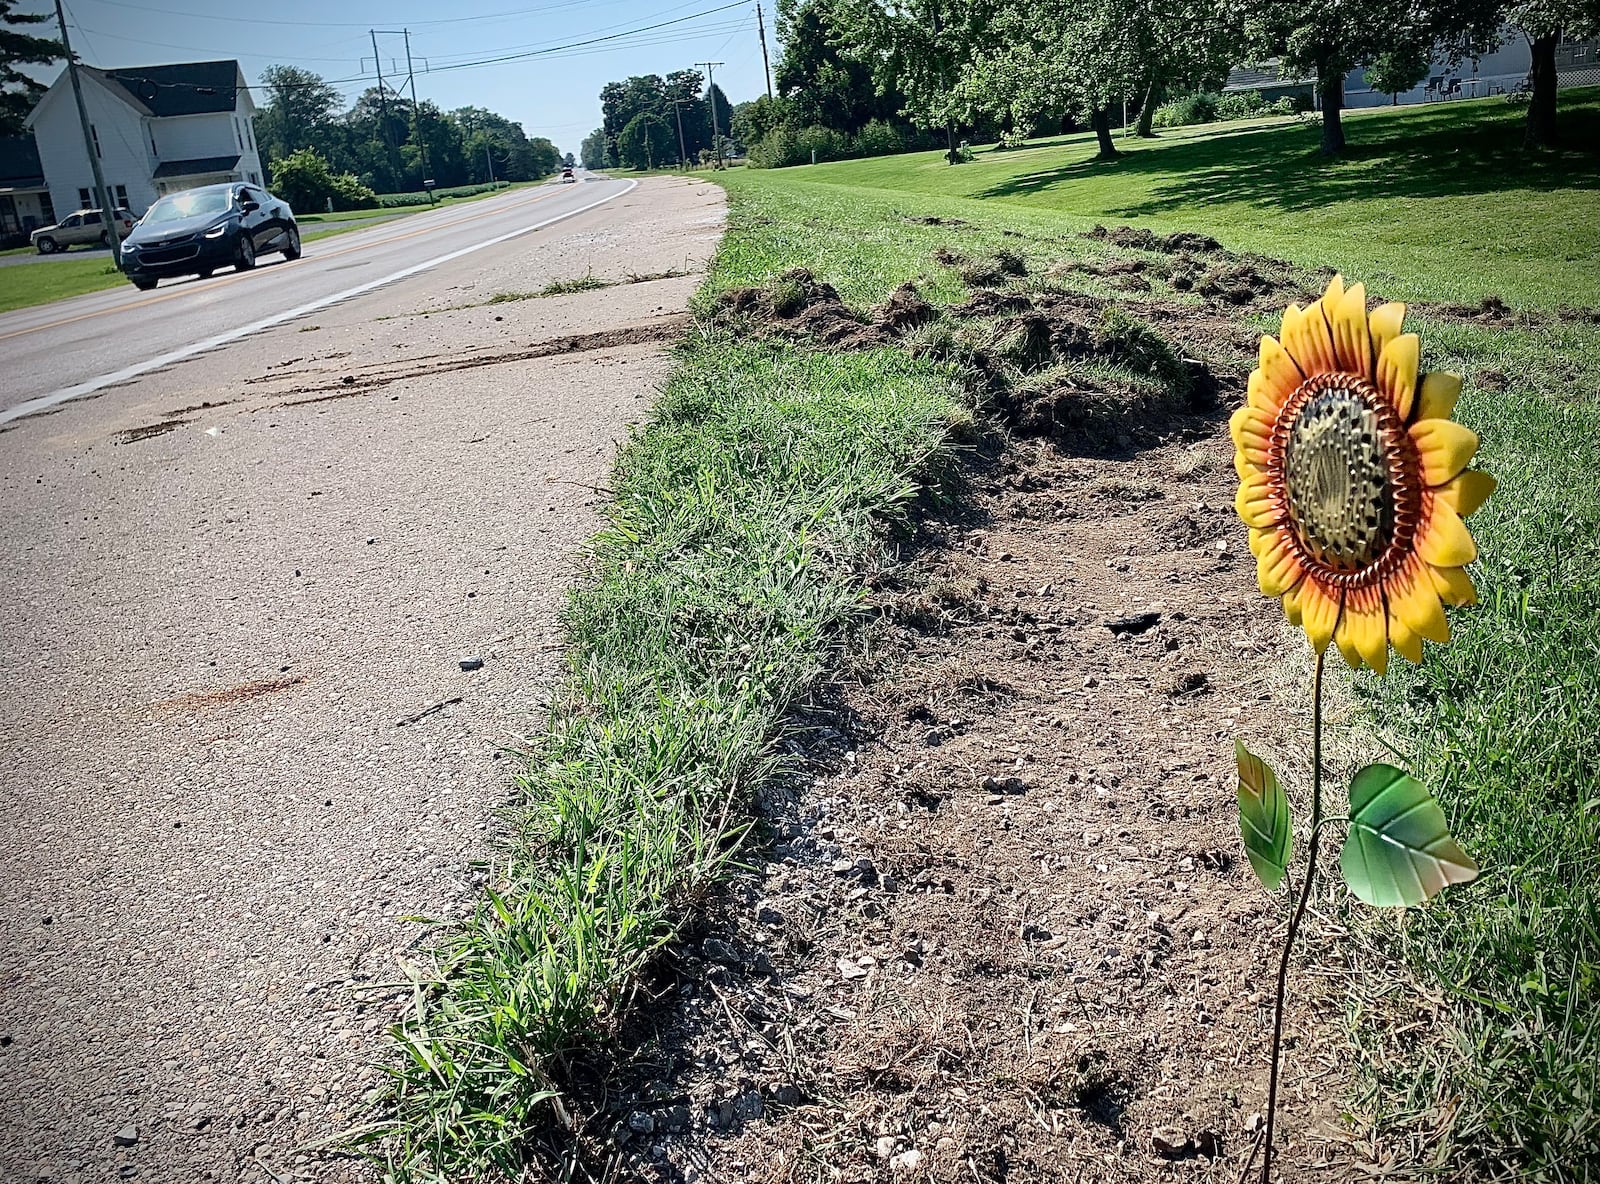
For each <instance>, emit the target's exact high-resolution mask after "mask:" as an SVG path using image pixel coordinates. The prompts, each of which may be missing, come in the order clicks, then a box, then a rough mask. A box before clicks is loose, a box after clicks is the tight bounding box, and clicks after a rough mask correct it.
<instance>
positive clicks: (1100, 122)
mask: <svg viewBox="0 0 1600 1184" xmlns="http://www.w3.org/2000/svg"><path fill="white" fill-rule="evenodd" d="M1089 126H1090V127H1092V128H1094V138H1095V139H1097V140H1099V141H1100V159H1101V160H1110V159H1111V158H1112V157H1114V156H1116V154H1117V146H1116V144H1115V143H1113V142H1112V139H1111V116H1110V115H1109V114H1107V113H1106V109H1105V108H1104V107H1096V108H1095V109H1094V110H1093V111H1091V112H1090V113H1089Z"/></svg>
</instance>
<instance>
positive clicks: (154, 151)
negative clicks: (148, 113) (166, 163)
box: [149, 128, 161, 160]
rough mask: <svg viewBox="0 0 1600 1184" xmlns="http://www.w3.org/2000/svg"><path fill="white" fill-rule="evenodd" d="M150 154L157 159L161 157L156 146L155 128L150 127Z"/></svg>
mask: <svg viewBox="0 0 1600 1184" xmlns="http://www.w3.org/2000/svg"><path fill="white" fill-rule="evenodd" d="M149 131H150V155H151V156H153V157H155V158H156V159H157V160H160V159H161V150H160V149H159V148H157V147H156V129H155V128H150V129H149Z"/></svg>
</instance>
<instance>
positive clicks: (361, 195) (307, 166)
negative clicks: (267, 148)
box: [272, 148, 377, 214]
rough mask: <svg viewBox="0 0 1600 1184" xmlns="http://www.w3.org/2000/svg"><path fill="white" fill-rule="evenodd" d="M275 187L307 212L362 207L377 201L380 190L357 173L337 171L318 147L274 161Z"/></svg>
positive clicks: (285, 198)
mask: <svg viewBox="0 0 1600 1184" xmlns="http://www.w3.org/2000/svg"><path fill="white" fill-rule="evenodd" d="M272 188H273V190H274V191H275V192H276V193H277V194H278V195H279V196H280V197H282V198H283V199H284V200H285V201H286V202H288V203H289V204H290V205H291V206H293V207H294V208H295V209H297V210H299V211H300V212H301V213H303V214H316V213H321V212H322V211H323V210H326V209H327V208H328V203H329V202H330V201H331V202H332V203H333V208H334V209H336V210H358V209H362V208H364V207H367V206H371V205H373V204H375V203H376V201H377V194H375V193H373V192H372V190H371V189H369V188H368V187H367V186H365V185H363V184H362V183H361V179H360V178H359V177H357V176H355V175H354V174H353V173H335V172H334V171H333V170H332V169H331V168H329V167H328V162H327V161H326V160H324V159H323V158H322V157H321V156H320V155H318V153H317V151H316V149H314V148H301V149H300V150H299V151H297V152H291V153H289V155H288V156H284V157H280V158H279V159H277V160H274V161H273V162H272Z"/></svg>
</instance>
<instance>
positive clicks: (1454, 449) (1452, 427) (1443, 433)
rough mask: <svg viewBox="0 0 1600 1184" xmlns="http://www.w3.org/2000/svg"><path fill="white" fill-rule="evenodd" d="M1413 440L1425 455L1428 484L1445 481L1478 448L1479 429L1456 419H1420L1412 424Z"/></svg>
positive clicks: (1419, 450)
mask: <svg viewBox="0 0 1600 1184" xmlns="http://www.w3.org/2000/svg"><path fill="white" fill-rule="evenodd" d="M1410 430H1411V442H1412V443H1413V444H1415V445H1416V446H1417V452H1418V454H1419V455H1420V456H1421V457H1422V477H1423V480H1424V481H1425V482H1426V483H1427V484H1428V485H1429V486H1437V485H1443V484H1444V483H1445V482H1446V481H1448V480H1450V478H1452V477H1454V476H1455V475H1456V474H1457V473H1459V472H1461V470H1462V469H1464V468H1466V467H1467V462H1468V461H1470V460H1471V459H1472V454H1473V453H1474V452H1476V451H1478V433H1477V432H1474V431H1473V430H1472V429H1471V428H1464V427H1462V426H1461V425H1460V424H1458V423H1457V422H1456V421H1455V420H1453V419H1419V420H1418V421H1417V422H1416V423H1414V424H1412V425H1411V429H1410Z"/></svg>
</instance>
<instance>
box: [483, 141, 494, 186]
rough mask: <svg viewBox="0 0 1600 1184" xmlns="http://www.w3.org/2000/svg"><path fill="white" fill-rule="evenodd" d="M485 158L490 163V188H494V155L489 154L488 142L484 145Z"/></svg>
mask: <svg viewBox="0 0 1600 1184" xmlns="http://www.w3.org/2000/svg"><path fill="white" fill-rule="evenodd" d="M483 159H484V160H486V161H487V162H488V163H489V188H490V189H493V188H494V187H495V184H494V157H493V156H491V155H490V154H489V145H487V144H485V145H484V146H483Z"/></svg>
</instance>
